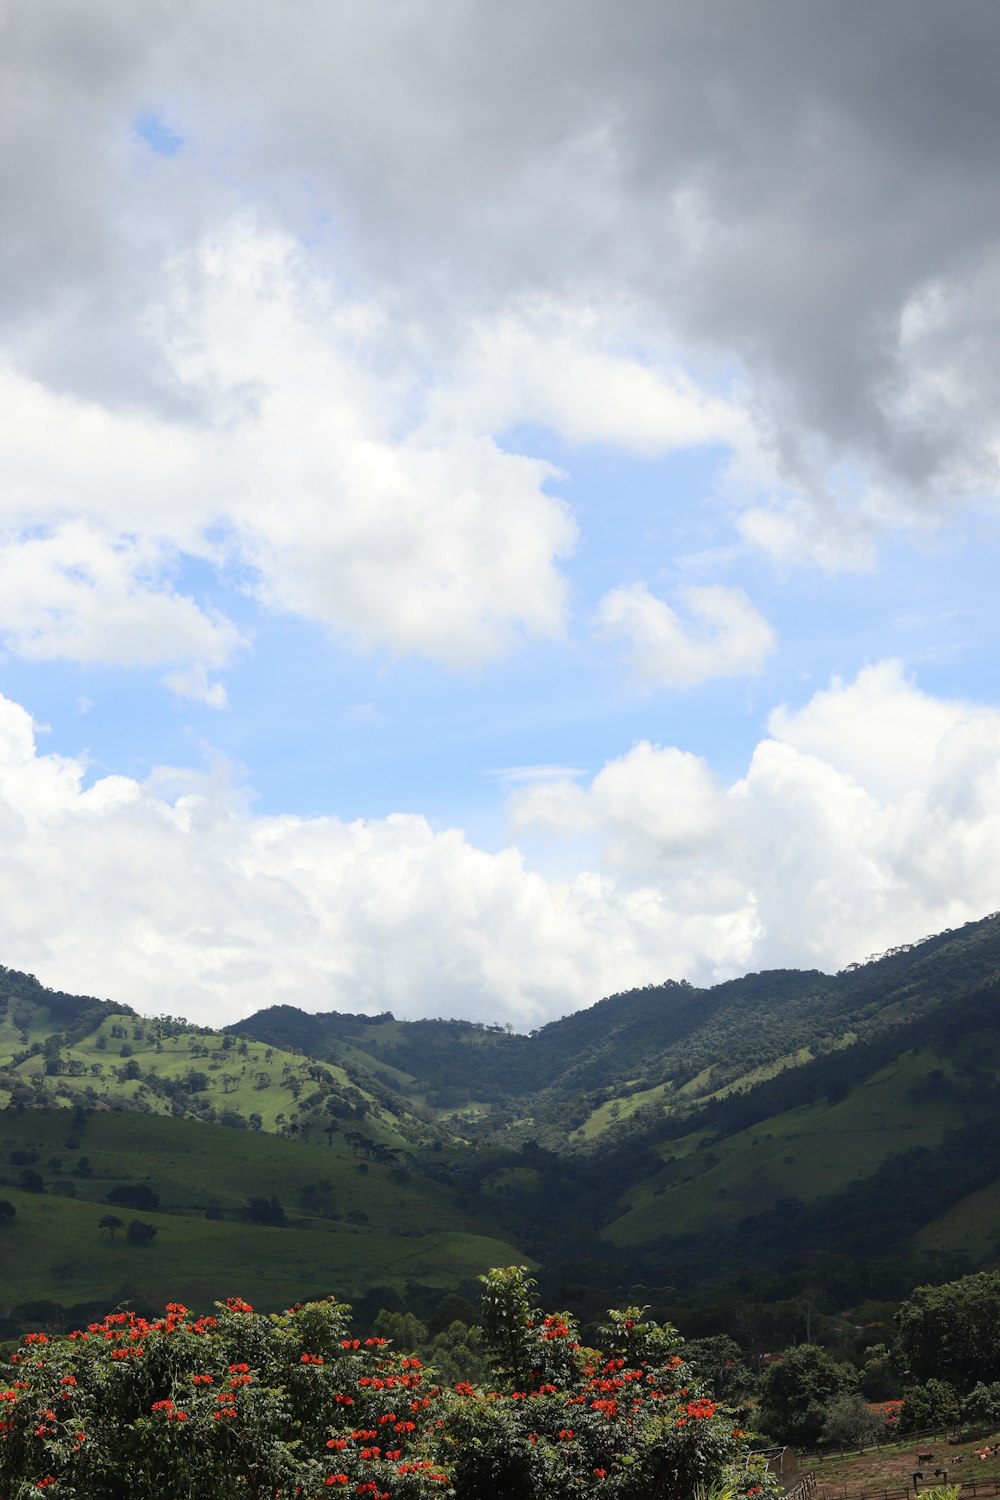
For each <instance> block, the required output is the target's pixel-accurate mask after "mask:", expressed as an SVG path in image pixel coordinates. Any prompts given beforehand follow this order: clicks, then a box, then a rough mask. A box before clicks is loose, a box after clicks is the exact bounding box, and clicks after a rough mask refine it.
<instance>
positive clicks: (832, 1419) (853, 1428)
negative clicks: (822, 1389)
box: [822, 1391, 885, 1448]
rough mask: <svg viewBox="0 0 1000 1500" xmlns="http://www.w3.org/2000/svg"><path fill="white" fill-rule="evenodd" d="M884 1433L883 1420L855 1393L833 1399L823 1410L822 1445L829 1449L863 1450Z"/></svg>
mask: <svg viewBox="0 0 1000 1500" xmlns="http://www.w3.org/2000/svg"><path fill="white" fill-rule="evenodd" d="M884 1434H885V1421H884V1419H883V1417H882V1416H881V1415H880V1414H879V1413H878V1412H874V1411H872V1409H871V1407H870V1406H869V1405H868V1403H867V1402H866V1401H865V1400H864V1399H863V1398H862V1397H861V1396H859V1395H858V1394H857V1392H856V1391H854V1392H845V1394H844V1395H843V1396H835V1397H834V1398H833V1400H832V1401H831V1402H830V1404H829V1406H828V1407H827V1409H826V1419H825V1421H824V1423H823V1434H822V1437H823V1442H824V1444H826V1445H827V1446H828V1447H831V1448H864V1447H865V1446H866V1445H867V1444H868V1443H872V1442H874V1441H875V1440H876V1439H877V1438H879V1437H882V1436H884Z"/></svg>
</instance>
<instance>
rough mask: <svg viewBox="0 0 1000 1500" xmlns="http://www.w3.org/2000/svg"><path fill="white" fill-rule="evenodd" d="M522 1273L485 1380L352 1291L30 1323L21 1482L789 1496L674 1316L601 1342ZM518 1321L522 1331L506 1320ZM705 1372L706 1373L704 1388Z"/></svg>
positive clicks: (5, 1454) (629, 1315)
mask: <svg viewBox="0 0 1000 1500" xmlns="http://www.w3.org/2000/svg"><path fill="white" fill-rule="evenodd" d="M531 1285H532V1284H531V1283H530V1281H528V1280H527V1278H526V1277H525V1275H524V1273H523V1272H522V1271H520V1270H517V1269H516V1268H513V1269H510V1270H507V1271H496V1272H491V1273H490V1276H489V1277H487V1278H485V1297H484V1315H483V1321H484V1327H486V1326H487V1325H488V1329H489V1331H488V1334H487V1338H488V1340H489V1343H490V1347H491V1348H492V1349H493V1350H494V1353H495V1355H496V1351H499V1359H500V1364H499V1365H498V1364H497V1363H494V1367H493V1370H492V1376H491V1381H490V1383H489V1384H488V1385H487V1386H486V1387H485V1388H484V1389H482V1390H477V1389H476V1388H475V1387H473V1386H472V1385H470V1384H468V1383H465V1382H460V1383H459V1384H457V1385H456V1386H455V1387H454V1388H453V1389H451V1390H448V1389H445V1388H443V1387H442V1386H440V1385H437V1384H435V1383H433V1382H432V1381H431V1379H430V1377H429V1375H428V1372H427V1371H426V1370H425V1369H424V1368H423V1366H422V1364H421V1361H420V1360H419V1358H417V1357H415V1356H412V1355H407V1354H402V1353H398V1352H395V1351H393V1350H392V1349H391V1348H390V1346H389V1344H388V1341H387V1340H386V1339H385V1338H381V1337H373V1338H368V1339H364V1340H361V1339H358V1338H353V1337H351V1335H350V1333H349V1331H348V1323H347V1314H348V1312H349V1309H348V1308H346V1307H344V1306H342V1305H341V1304H338V1303H336V1302H334V1301H333V1300H332V1299H330V1300H327V1301H323V1302H312V1303H307V1304H306V1305H304V1306H300V1307H296V1308H292V1309H290V1310H289V1311H288V1312H287V1313H284V1314H281V1315H274V1314H272V1315H271V1316H269V1317H265V1316H261V1315H258V1314H255V1313H254V1311H253V1309H252V1308H251V1307H249V1306H248V1305H247V1304H246V1303H244V1302H242V1301H240V1300H239V1299H238V1298H232V1299H230V1300H229V1301H227V1302H226V1303H220V1304H217V1309H216V1312H215V1314H213V1315H212V1316H207V1317H195V1316H194V1315H193V1314H191V1313H189V1312H188V1310H187V1309H186V1308H184V1307H182V1306H180V1305H172V1306H169V1307H168V1308H167V1310H166V1315H165V1316H164V1317H163V1318H160V1319H157V1320H155V1321H152V1322H150V1321H147V1320H146V1319H144V1318H141V1317H139V1316H137V1315H136V1314H134V1313H130V1312H117V1313H112V1314H110V1315H109V1316H108V1317H106V1318H105V1319H104V1320H103V1321H102V1322H99V1323H92V1324H90V1325H89V1327H88V1328H86V1329H84V1330H82V1331H79V1332H76V1333H73V1334H71V1335H70V1336H69V1337H68V1338H65V1339H51V1338H49V1337H48V1336H47V1335H46V1334H44V1333H36V1334H29V1335H28V1336H27V1337H26V1339H25V1341H24V1344H23V1345H22V1347H21V1348H20V1349H19V1350H18V1351H17V1353H16V1354H15V1355H14V1356H13V1357H12V1362H11V1363H12V1368H11V1369H10V1371H9V1381H8V1388H7V1389H0V1411H2V1413H3V1416H2V1420H0V1494H2V1495H4V1496H6V1497H8V1500H12V1497H14V1496H18V1497H20V1496H22V1495H27V1494H28V1493H32V1494H34V1493H36V1492H37V1491H39V1490H45V1489H47V1488H49V1487H52V1488H53V1491H54V1493H55V1494H56V1495H58V1494H66V1495H68V1496H72V1497H74V1500H119V1497H120V1500H154V1497H155V1500H160V1497H162V1496H163V1495H170V1496H171V1500H195V1497H197V1500H234V1497H236V1500H238V1497H239V1496H247V1497H250V1496H255V1497H260V1500H264V1497H268V1500H276V1497H277V1496H279V1495H281V1496H289V1495H293V1494H294V1495H298V1496H300V1497H301V1500H320V1497H321V1496H328V1495H330V1494H331V1493H333V1494H335V1495H336V1494H343V1495H350V1496H351V1497H352V1500H353V1497H355V1496H361V1497H363V1500H429V1497H431V1496H443V1495H446V1494H448V1495H451V1496H453V1497H454V1500H486V1497H489V1500H501V1497H502V1500H518V1497H523V1500H543V1497H544V1500H570V1497H575V1500H579V1497H581V1496H589V1495H593V1496H594V1497H595V1500H598V1497H601V1500H603V1497H606V1500H646V1497H648V1496H650V1495H651V1494H653V1493H657V1494H663V1495H675V1494H676V1495H683V1496H688V1495H690V1494H691V1493H692V1492H694V1491H695V1490H696V1489H698V1488H711V1487H712V1486H715V1485H718V1484H728V1485H729V1486H730V1487H731V1494H732V1495H733V1496H740V1497H744V1500H748V1497H753V1496H760V1495H761V1494H762V1493H763V1495H764V1497H765V1500H766V1497H767V1496H769V1495H773V1494H774V1492H775V1491H774V1482H773V1480H772V1479H771V1478H770V1476H768V1475H767V1473H766V1471H764V1470H763V1468H761V1467H760V1465H759V1464H754V1463H753V1461H750V1460H749V1459H748V1451H747V1448H748V1445H747V1442H746V1438H745V1435H744V1434H743V1433H742V1432H741V1431H740V1430H739V1429H738V1428H734V1425H733V1421H732V1417H731V1415H730V1414H729V1413H728V1412H727V1410H726V1409H725V1408H724V1407H722V1406H719V1405H718V1404H717V1403H716V1402H715V1401H714V1400H713V1399H712V1397H711V1396H710V1395H708V1394H707V1393H706V1392H705V1391H703V1390H701V1389H700V1388H699V1387H698V1386H697V1385H696V1384H695V1383H693V1381H692V1380H691V1377H690V1375H689V1372H688V1370H687V1368H686V1367H685V1366H684V1365H683V1363H682V1361H681V1358H680V1355H679V1353H678V1352H677V1344H678V1339H677V1336H676V1334H675V1333H674V1331H673V1330H672V1329H670V1328H659V1327H658V1326H657V1325H656V1324H653V1323H648V1322H646V1321H644V1319H643V1317H642V1314H641V1313H640V1311H639V1310H638V1309H629V1310H627V1311H626V1312H624V1313H614V1314H612V1315H611V1317H610V1323H609V1325H608V1328H607V1330H606V1331H607V1333H608V1335H609V1338H610V1344H609V1348H608V1352H606V1353H598V1352H597V1351H594V1350H587V1349H583V1348H581V1347H580V1345H579V1343H578V1341H577V1338H576V1332H575V1328H574V1326H573V1323H572V1320H571V1319H568V1318H567V1317H565V1316H563V1315H560V1314H545V1313H543V1312H542V1311H541V1309H539V1308H536V1307H535V1306H534V1304H533V1301H532V1299H531ZM505 1324H506V1325H507V1326H506V1327H505V1326H504V1325H505ZM689 1381H691V1383H689Z"/></svg>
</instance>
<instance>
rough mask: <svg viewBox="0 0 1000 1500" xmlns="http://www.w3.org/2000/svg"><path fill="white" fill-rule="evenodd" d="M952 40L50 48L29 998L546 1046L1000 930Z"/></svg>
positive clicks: (978, 461) (14, 297) (1, 558)
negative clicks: (576, 1029) (437, 1028)
mask: <svg viewBox="0 0 1000 1500" xmlns="http://www.w3.org/2000/svg"><path fill="white" fill-rule="evenodd" d="M918 10H919V12H920V17H921V22H920V25H918V26H915V25H913V24H912V20H913V16H914V11H913V8H912V7H911V6H907V5H904V4H902V3H901V0H900V3H888V4H886V5H885V6H884V7H880V9H879V12H878V14H877V15H874V14H872V13H871V12H870V11H869V10H868V9H867V8H866V7H860V6H859V7H858V8H857V11H856V14H855V18H854V21H855V24H854V26H853V27H849V28H844V27H842V26H840V27H838V26H835V25H833V23H832V18H831V16H830V14H829V11H828V8H826V7H824V6H822V5H820V4H818V3H817V4H812V3H806V4H801V3H796V4H795V5H791V4H790V3H785V0H781V3H777V0H776V3H775V4H774V5H773V6H771V7H769V8H768V10H767V11H766V13H764V15H763V17H761V15H760V14H758V16H757V17H756V18H755V19H754V21H753V24H752V25H751V24H750V20H749V17H748V15H747V13H746V11H745V10H744V9H743V8H742V7H740V6H737V5H733V6H726V5H722V6H720V7H719V8H718V10H714V9H713V11H712V12H711V13H707V12H706V10H705V8H704V7H701V6H697V5H695V4H693V3H691V4H688V3H686V0H685V3H678V4H677V5H673V6H669V7H662V6H657V5H653V4H652V3H650V4H649V5H646V4H645V3H639V4H637V5H636V6H635V7H634V8H633V9H632V11H631V13H630V14H631V20H630V25H629V26H628V27H622V26H620V25H619V24H617V23H616V11H615V8H614V7H612V6H610V5H608V4H606V3H603V0H585V3H584V4H583V5H582V6H580V5H575V6H572V7H568V6H566V5H564V4H562V3H553V4H552V5H551V6H547V7H542V8H539V7H536V6H528V5H525V6H524V7H520V6H515V7H514V9H513V10H505V11H502V12H501V11H497V10H496V9H495V8H493V7H489V6H487V5H486V4H485V3H483V4H480V3H478V0H473V3H470V4H469V5H466V6H463V7H458V8H453V9H448V10H444V9H442V8H441V7H438V6H435V5H431V4H426V3H418V0H393V3H389V4H387V5H386V6H385V7H379V8H377V9H376V8H372V9H370V10H367V11H366V12H365V15H364V18H363V19H362V20H359V19H358V17H357V13H356V12H355V11H354V9H353V7H348V6H347V5H341V4H334V5H319V4H312V3H311V0H309V3H307V4H305V5H304V6H303V7H302V14H301V18H300V19H301V26H300V27H298V28H294V29H293V28H289V27H288V26H287V25H285V24H284V20H283V13H282V10H281V8H280V7H279V6H278V5H277V4H274V3H271V0H258V3H257V4H256V5H255V6H254V19H255V25H254V26H253V27H251V28H246V27H240V28H237V31H236V32H234V30H233V26H234V23H235V20H236V17H237V13H236V11H235V9H234V7H232V6H230V5H229V4H228V3H225V0H220V3H219V4H216V5H204V6H195V7H192V8H190V9H189V10H188V11H186V12H185V13H184V14H183V15H180V14H167V13H164V14H162V15H161V14H158V13H157V14H153V13H147V14H139V13H135V14H131V15H125V14H123V13H122V12H121V11H120V9H119V8H118V7H116V6H113V5H111V4H110V3H109V4H103V3H98V4H97V5H96V6H94V7H91V8H88V13H87V15H86V16H82V15H77V14H74V15H73V16H72V17H71V16H69V15H68V14H64V13H63V12H61V11H60V10H58V9H57V8H54V9H52V10H47V11H45V12H44V13H43V12H41V11H39V10H38V9H37V8H35V7H32V6H30V5H28V4H27V3H25V4H23V5H22V6H20V7H19V9H18V26H17V28H16V45H15V46H12V48H11V49H9V52H10V55H9V57H8V60H7V62H6V63H5V64H4V67H6V68H7V69H8V70H9V76H8V78H7V80H6V97H8V98H9V99H10V100H11V101H12V102H11V104H10V106H9V109H10V122H9V123H10V128H9V129H8V131H7V145H6V147H5V148H4V149H5V150H7V151H8V152H9V153H10V155H9V160H8V162H7V164H6V168H5V170H6V174H7V178H6V180H7V181H8V183H9V192H8V196H9V200H10V203H11V207H12V212H11V214H10V223H11V226H12V227H11V229H10V232H9V233H8V234H6V235H5V238H4V244H3V247H2V248H0V261H2V262H3V267H2V268H3V271H4V276H3V278H2V286H3V288H4V290H3V292H2V293H0V338H2V341H3V346H2V358H0V384H2V387H3V392H2V394H3V410H4V411H5V413H6V420H5V421H4V423H3V424H2V431H0V695H2V704H0V709H2V712H0V913H2V915H0V962H4V963H7V964H8V965H11V966H14V967H20V968H24V969H28V970H31V971H32V972H36V973H38V975H39V977H41V978H42V979H43V980H44V981H45V982H47V983H50V984H53V985H58V986H62V987H66V988H69V989H72V990H87V991H89V992H94V993H98V994H101V995H104V994H108V995H112V996H115V997H117V998H121V999H123V1000H127V1001H129V1003H131V1004H133V1005H136V1006H137V1007H138V1008H139V1009H145V1010H149V1011H170V1012H172V1013H180V1014H187V1015H189V1016H191V1017H193V1018H195V1019H199V1020H208V1021H220V1022H221V1021H225V1020H228V1019H232V1018H233V1017H235V1016H237V1015H244V1014H247V1013H249V1012H250V1011H252V1010H253V1009H255V1008H257V1007H258V1006H260V1005H264V1004H268V1003H271V1002H272V1001H276V1000H282V1001H288V1002H290V1003H296V1004H302V1005H304V1006H306V1007H307V1008H310V1009H317V1008H319V1009H324V1008H341V1009H358V1010H361V1009H364V1010H381V1009H385V1008H386V1007H389V1008H391V1009H393V1010H394V1011H395V1012H396V1013H397V1014H400V1015H409V1016H416V1015H425V1014H452V1015H465V1016H469V1017H472V1018H475V1017H480V1016H483V1017H489V1018H502V1019H504V1020H510V1021H512V1022H513V1024H514V1025H515V1026H519V1027H520V1026H532V1025H537V1024H539V1023H540V1022H542V1021H544V1020H546V1019H548V1018H550V1017H552V1016H556V1015H560V1014H563V1013H566V1012H568V1011H570V1010H573V1009H577V1008H579V1007H580V1006H582V1005H586V1004H590V1003H592V1002H593V1001H595V1000H596V999H598V998H600V996H601V995H602V994H604V993H608V992H610V991H612V990H618V989H623V988H626V987H628V986H629V985H632V984H644V983H648V982H651V981H655V980H659V979H663V978H666V977H677V978H680V977H685V978H689V979H691V980H692V981H695V982H701V983H711V982H714V981H716V980H718V979H720V978H723V977H726V976H728V975H731V974H733V973H739V972H743V971H745V970H749V969H760V968H765V967H772V966H788V965H802V966H807V965H808V966H818V967H825V968H836V967H838V966H839V965H841V964H843V963H846V962H849V961H851V960H853V959H856V958H858V957H863V956H864V955H865V954H866V953H870V952H875V951H879V950H880V949H882V948H884V947H886V946H889V945H891V944H894V943H897V942H902V941H907V940H911V939H913V938H917V937H919V936H921V935H923V934H924V933H925V932H928V931H934V930H938V929H940V928H941V927H943V926H949V925H956V924H957V923H958V922H960V921H965V920H969V919H971V918H974V917H977V916H979V915H983V914H985V913H986V912H987V911H988V910H991V909H993V908H994V907H996V906H998V905H1000V900H998V888H997V876H996V869H995V859H994V857H993V850H994V849H995V847H996V837H997V834H998V833H1000V774H998V765H1000V707H998V703H997V684H996V672H995V666H994V664H995V662H996V659H997V646H998V639H997V637H998V618H1000V617H998V611H997V608H996V603H995V595H996V589H995V582H994V578H995V572H996V557H997V539H998V538H997V528H998V511H997V505H996V497H997V489H998V479H997V474H998V466H997V464H998V456H1000V431H998V427H997V422H996V415H995V414H996V411H997V410H1000V405H998V403H997V400H996V399H995V398H996V396H997V395H998V394H1000V392H997V391H996V390H995V387H996V385H997V383H998V375H997V371H996V369H995V360H994V357H993V351H994V349H995V332H996V330H995V323H996V319H997V310H998V296H997V292H998V287H1000V208H997V206H996V205H997V203H1000V196H998V195H997V193H996V187H997V184H996V180H995V179H996V165H995V161H994V153H993V152H992V150H991V149H990V147H989V142H990V139H991V138H992V136H993V126H995V124H996V121H995V119H993V117H994V115H995V113H996V110H997V104H996V100H995V98H994V91H993V90H992V88H991V87H988V86H987V81H986V80H984V79H983V78H982V77H981V70H980V69H979V68H978V65H977V58H978V57H979V56H981V55H982V51H983V48H984V46H988V45H989V44H990V38H991V37H992V32H993V30H995V28H996V26H997V24H998V23H997V21H996V19H995V13H994V12H993V10H992V8H989V7H986V6H980V5H970V6H969V7H968V8H965V9H963V12H962V14H961V15H958V14H956V13H954V12H952V13H948V14H946V13H944V12H942V11H941V10H939V9H938V8H936V7H930V6H928V7H918ZM515 11H520V12H522V13H521V14H519V15H515V13H514V12H515ZM234 35H238V38H239V42H238V45H235V44H233V37H234ZM995 40H997V39H996V38H993V41H995ZM862 43H863V46H864V51H865V55H867V56H869V57H871V58H872V59H873V66H872V70H871V74H870V75H866V76H865V77H864V78H859V77H858V75H857V71H856V66H855V61H856V57H857V55H858V48H859V47H861V46H862ZM944 56H948V57H950V58H952V60H953V62H954V66H950V65H949V67H948V68H947V69H944V68H943V64H942V62H941V59H942V58H943V57H944ZM939 73H940V76H938V74H939ZM929 77H930V78H932V79H933V78H936V79H937V84H936V87H931V88H928V86H927V80H928V78H929ZM31 79H36V80H37V79H41V80H43V81H44V83H45V89H44V96H45V97H46V98H48V99H50V100H51V99H58V100H60V101H63V102H62V104H61V105H60V106H59V107H58V108H55V109H53V108H51V107H49V108H47V109H46V110H45V111H44V112H42V113H39V106H38V99H39V97H40V96H39V94H38V91H37V89H36V88H34V86H33V85H32V86H29V82H30V80H31ZM956 90H957V91H958V92H959V93H960V94H961V97H962V101H963V110H962V112H961V114H960V116H958V115H957V114H956V109H955V108H954V107H953V106H955V105H956V103H957V101H956V99H954V98H952V97H951V96H952V94H953V93H954V92H955V91H956ZM970 101H971V104H970ZM972 105H974V106H975V107H972ZM991 120H992V122H993V123H992V125H991V123H990V122H991Z"/></svg>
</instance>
